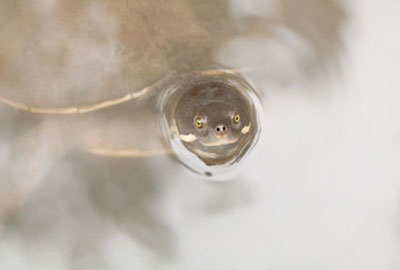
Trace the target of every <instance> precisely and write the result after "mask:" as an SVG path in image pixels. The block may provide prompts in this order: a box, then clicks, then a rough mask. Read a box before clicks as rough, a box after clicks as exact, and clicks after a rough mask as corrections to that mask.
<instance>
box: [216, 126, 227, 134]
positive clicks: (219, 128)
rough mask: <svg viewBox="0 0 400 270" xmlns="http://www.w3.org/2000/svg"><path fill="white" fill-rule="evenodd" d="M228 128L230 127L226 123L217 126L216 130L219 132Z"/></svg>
mask: <svg viewBox="0 0 400 270" xmlns="http://www.w3.org/2000/svg"><path fill="white" fill-rule="evenodd" d="M227 130H228V128H227V127H226V126H225V125H219V126H217V127H216V128H215V131H216V132H217V133H221V132H226V131H227Z"/></svg>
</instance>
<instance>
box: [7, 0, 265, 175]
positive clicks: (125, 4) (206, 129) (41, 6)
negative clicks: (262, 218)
mask: <svg viewBox="0 0 400 270" xmlns="http://www.w3.org/2000/svg"><path fill="white" fill-rule="evenodd" d="M1 7H2V9H1V10H2V13H3V14H2V15H3V16H0V17H1V18H2V19H1V21H0V101H1V102H3V103H5V104H7V105H10V106H12V107H15V108H17V109H19V110H23V111H26V112H29V113H36V114H58V115H63V114H66V115H71V114H72V115H83V114H90V113H93V112H95V111H98V110H107V109H108V108H109V107H112V106H117V105H121V104H123V103H131V104H132V106H137V107H140V108H142V109H140V110H137V111H135V112H134V114H135V117H134V118H135V120H134V121H132V123H131V124H132V125H134V128H135V129H141V130H143V129H146V127H147V128H150V129H152V130H153V132H149V133H147V135H150V133H151V135H158V136H155V137H157V138H162V140H163V144H162V146H160V145H157V147H156V149H154V148H152V147H151V146H149V147H146V144H147V143H148V140H150V139H149V136H142V137H145V138H140V139H138V138H136V139H135V143H134V144H135V145H133V147H132V146H131V147H130V148H129V149H124V148H123V147H119V148H118V149H117V148H116V147H112V146H111V147H108V148H107V147H105V146H104V145H103V146H102V145H101V144H98V145H96V146H93V145H91V146H86V147H85V151H88V152H90V153H93V154H97V155H109V156H130V157H148V156H152V155H163V154H169V155H174V156H176V157H177V158H178V160H180V161H181V162H182V163H183V164H184V165H185V166H187V167H188V168H189V169H191V170H193V171H195V172H197V173H200V174H202V175H206V176H207V177H215V175H222V174H223V171H226V168H229V171H231V170H232V169H233V168H234V167H235V166H236V165H237V164H239V163H241V162H239V161H241V160H242V159H243V158H244V157H245V156H246V155H247V154H248V152H249V151H250V149H252V148H253V147H254V145H255V144H256V142H257V140H258V138H259V134H260V130H261V123H260V117H261V116H260V115H261V111H262V106H261V105H260V104H261V102H260V98H259V95H258V94H257V92H256V91H255V90H254V88H253V87H252V86H251V84H250V83H249V82H248V81H247V80H246V79H245V77H244V76H243V75H241V73H243V71H244V70H245V69H246V68H248V67H243V68H244V69H235V68H232V67H227V66H225V65H224V63H220V62H218V61H216V60H215V55H216V51H217V49H218V47H219V46H221V45H222V44H224V42H226V41H227V40H229V38H230V37H231V36H232V35H233V34H234V33H235V32H237V31H239V30H238V29H235V27H234V26H233V24H232V23H231V22H230V21H228V20H229V18H228V17H227V14H226V13H227V10H226V5H224V1H217V2H213V1H195V0H168V1H158V0H146V1H142V0H134V1H128V0H120V1H110V0H96V1H94V0H79V1H74V2H71V1H64V0H56V1H47V0H40V1H23V0H16V1H14V0H13V1H11V0H5V1H2V3H1ZM5 11H7V12H5ZM144 108H145V109H144ZM139 119H147V120H146V121H141V122H140V120H139ZM135 122H137V123H135ZM139 122H140V123H139ZM155 122H157V123H158V124H157V125H154V123H155ZM96 136H100V135H96V134H95V135H94V137H96ZM128 136H129V135H128Z"/></svg>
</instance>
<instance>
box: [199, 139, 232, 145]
mask: <svg viewBox="0 0 400 270" xmlns="http://www.w3.org/2000/svg"><path fill="white" fill-rule="evenodd" d="M238 140H239V138H235V139H229V138H223V139H220V140H216V141H213V142H204V143H203V142H200V144H201V145H203V146H205V147H218V146H222V145H232V144H235V143H237V141H238Z"/></svg>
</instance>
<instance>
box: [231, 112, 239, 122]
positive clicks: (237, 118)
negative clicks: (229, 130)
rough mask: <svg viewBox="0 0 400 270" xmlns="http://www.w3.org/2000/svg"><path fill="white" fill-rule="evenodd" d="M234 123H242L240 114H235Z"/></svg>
mask: <svg viewBox="0 0 400 270" xmlns="http://www.w3.org/2000/svg"><path fill="white" fill-rule="evenodd" d="M233 122H234V123H235V124H238V123H239V122H240V114H238V113H235V116H233Z"/></svg>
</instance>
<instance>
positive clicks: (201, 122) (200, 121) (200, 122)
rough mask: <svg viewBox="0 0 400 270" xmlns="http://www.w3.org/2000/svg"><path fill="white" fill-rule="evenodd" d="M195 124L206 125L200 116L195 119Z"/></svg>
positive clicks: (199, 126)
mask: <svg viewBox="0 0 400 270" xmlns="http://www.w3.org/2000/svg"><path fill="white" fill-rule="evenodd" d="M194 125H195V126H196V127H197V128H202V127H203V126H204V123H203V121H202V120H201V119H200V117H197V118H196V119H194Z"/></svg>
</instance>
